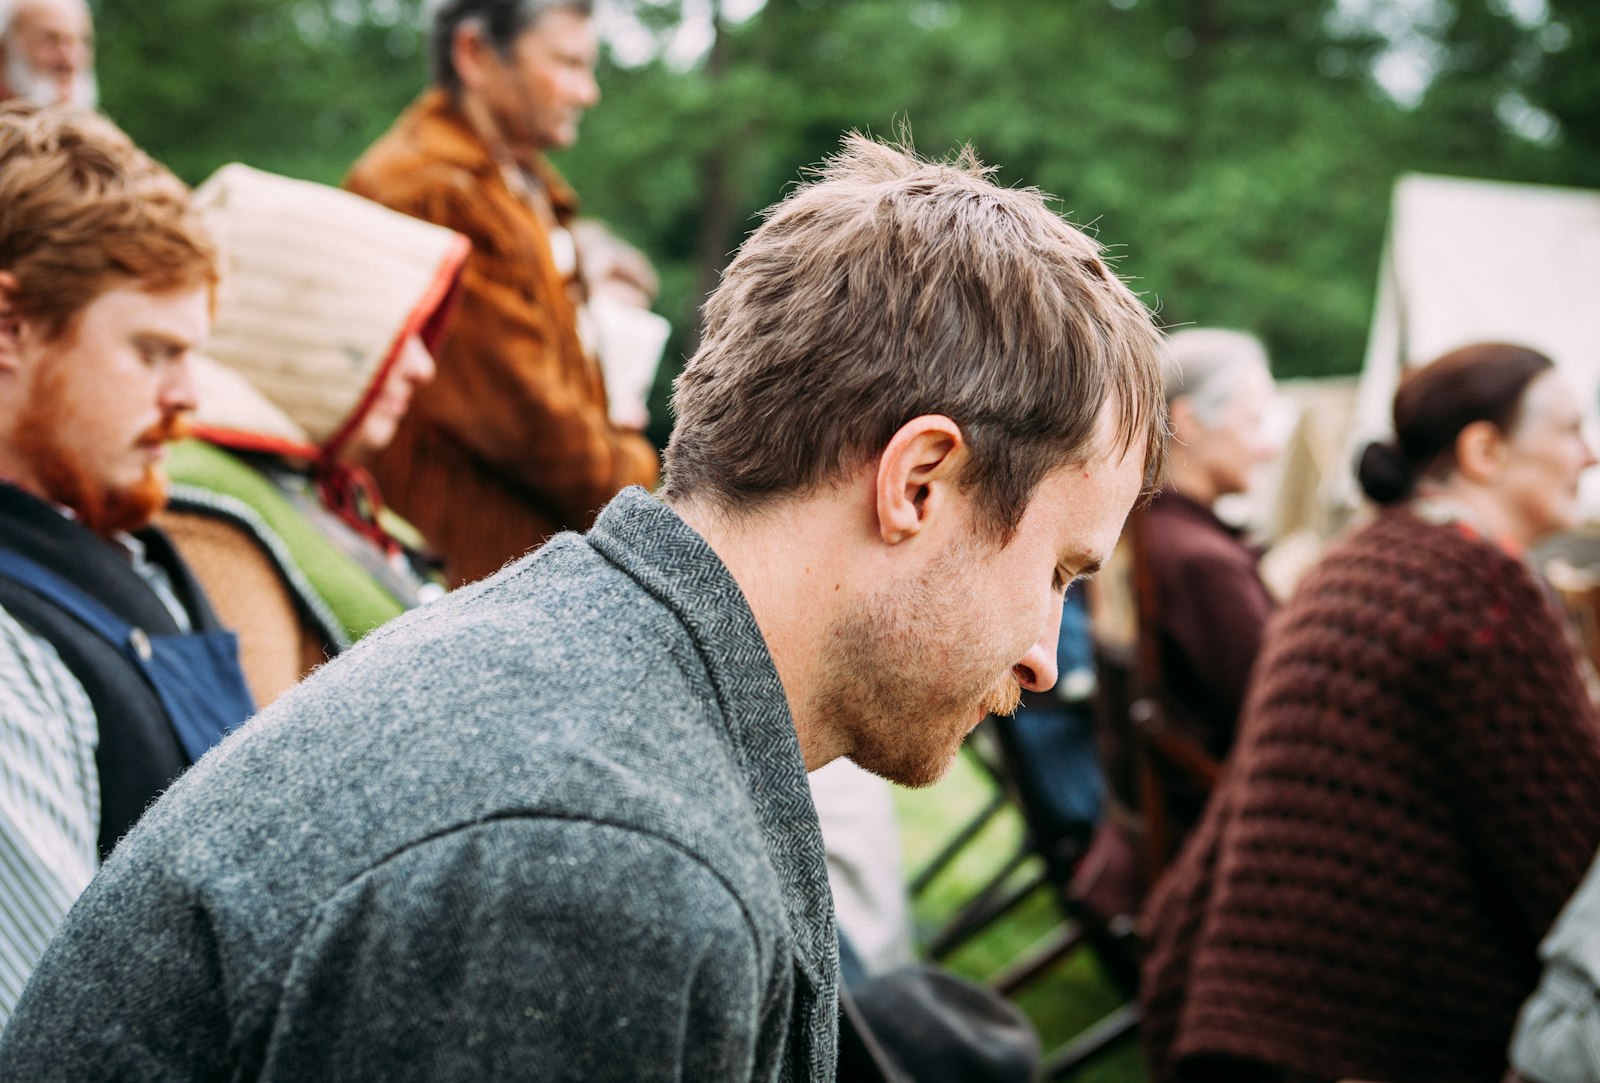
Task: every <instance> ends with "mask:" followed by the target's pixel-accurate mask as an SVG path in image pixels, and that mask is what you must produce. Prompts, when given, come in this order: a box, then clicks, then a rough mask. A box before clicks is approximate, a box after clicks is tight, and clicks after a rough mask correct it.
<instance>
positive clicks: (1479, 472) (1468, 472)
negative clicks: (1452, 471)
mask: <svg viewBox="0 0 1600 1083" xmlns="http://www.w3.org/2000/svg"><path fill="white" fill-rule="evenodd" d="M1455 451H1456V472H1457V473H1459V474H1460V475H1461V476H1462V477H1464V478H1466V479H1467V480H1468V481H1472V482H1476V483H1478V484H1480V485H1483V484H1488V483H1490V482H1493V481H1494V480H1495V478H1497V477H1498V476H1499V475H1500V468H1501V466H1502V465H1503V464H1504V463H1505V460H1506V435H1505V433H1503V432H1501V431H1500V427H1499V426H1498V425H1496V424H1495V423H1494V422H1492V421H1474V422H1472V423H1471V424H1469V425H1467V426H1466V427H1464V428H1463V429H1462V430H1461V431H1460V432H1458V433H1456V447H1455Z"/></svg>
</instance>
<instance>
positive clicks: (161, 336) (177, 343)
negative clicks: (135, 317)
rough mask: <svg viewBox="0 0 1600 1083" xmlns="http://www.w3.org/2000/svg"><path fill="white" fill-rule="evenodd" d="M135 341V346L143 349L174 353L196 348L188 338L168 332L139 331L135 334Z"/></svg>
mask: <svg viewBox="0 0 1600 1083" xmlns="http://www.w3.org/2000/svg"><path fill="white" fill-rule="evenodd" d="M133 341H134V344H135V345H137V346H140V347H143V348H155V349H160V350H169V351H171V352H172V353H182V352H183V351H184V350H189V349H193V348H194V343H192V342H190V341H189V339H188V338H187V337H186V336H184V335H177V334H171V333H169V332H167V331H139V332H136V333H135V334H134V336H133Z"/></svg>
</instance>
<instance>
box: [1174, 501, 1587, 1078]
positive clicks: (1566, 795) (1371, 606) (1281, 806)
mask: <svg viewBox="0 0 1600 1083" xmlns="http://www.w3.org/2000/svg"><path fill="white" fill-rule="evenodd" d="M1597 847H1600V721H1597V719H1596V717H1595V715H1594V713H1593V711H1592V710H1591V708H1590V706H1589V703H1588V701H1587V699H1586V698H1585V695H1584V689H1583V686H1582V683H1581V681H1580V679H1579V676H1578V672H1577V669H1576V666H1575V664H1574V656H1573V653H1572V650H1571V648H1570V646H1569V644H1568V642H1567V640H1566V638H1565V636H1564V634H1563V632H1562V628H1561V624H1560V621H1559V618H1558V617H1557V615H1556V613H1555V611H1554V609H1553V608H1552V606H1551V604H1550V602H1549V601H1548V599H1547V597H1546V595H1545V593H1544V592H1543V591H1542V590H1541V589H1540V587H1539V586H1538V585H1537V584H1536V583H1535V581H1534V579H1533V577H1532V576H1531V575H1530V574H1529V572H1528V571H1527V569H1526V568H1525V567H1524V566H1523V565H1522V564H1521V563H1520V562H1518V561H1516V560H1513V559H1512V558H1511V557H1509V556H1507V555H1506V554H1505V553H1503V552H1502V551H1501V550H1499V549H1498V548H1496V547H1494V546H1492V545H1490V544H1488V543H1486V542H1484V541H1482V540H1480V539H1478V538H1476V537H1474V536H1472V535H1470V534H1469V533H1468V532H1467V531H1465V530H1464V529H1462V528H1460V527H1457V526H1453V525H1451V526H1438V525H1433V524H1429V523H1425V522H1423V521H1422V520H1420V519H1418V518H1416V517H1415V516H1414V515H1412V514H1411V513H1410V512H1409V511H1406V510H1404V509H1392V510H1389V511H1387V512H1385V513H1384V514H1383V515H1382V516H1381V517H1380V518H1379V519H1378V521H1377V522H1375V523H1373V524H1372V525H1371V526H1368V527H1367V528H1365V529H1364V530H1362V531H1360V532H1359V533H1357V534H1356V535H1354V536H1353V537H1352V538H1351V539H1350V540H1349V541H1347V542H1346V543H1345V544H1343V545H1342V546H1340V547H1339V548H1338V549H1337V550H1336V551H1335V552H1333V553H1332V554H1331V555H1330V556H1329V557H1328V558H1327V559H1326V560H1325V561H1324V562H1323V563H1322V564H1321V565H1320V566H1319V567H1318V568H1317V569H1316V570H1315V571H1314V572H1313V573H1312V574H1311V575H1310V576H1309V577H1308V578H1307V580H1306V582H1305V583H1304V585H1303V586H1302V588H1301V590H1300V591H1299V593H1298V594H1297V595H1296V597H1295V599H1294V600H1293V602H1291V603H1290V605H1289V606H1288V607H1287V609H1285V610H1284V611H1283V612H1282V613H1281V614H1280V615H1279V617H1278V618H1276V619H1275V620H1274V621H1273V623H1272V624H1271V625H1270V626H1269V630H1268V633H1267V639H1266V645H1265V647H1264V648H1263V653H1262V656H1261V659H1260V661H1259V663H1258V667H1257V670H1256V677H1255V681H1254V684H1253V687H1252V689H1251V692H1250V696H1249V699H1248V700H1247V704H1246V708H1245V715H1244V719H1243V723H1242V727H1241V732H1240V735H1239V739H1238V742H1237V744H1236V745H1235V748H1234V753H1233V759H1232V761H1231V762H1230V766H1229V769H1228V777H1227V779H1226V781H1225V782H1224V784H1223V786H1222V788H1221V789H1220V790H1219V791H1218V794H1217V797H1216V799H1214V800H1213V801H1212V803H1211V805H1210V807H1209V808H1208V810H1207V812H1206V815H1205V817H1204V819H1203V820H1202V821H1201V826H1200V827H1199V828H1198V829H1197V830H1196V831H1195V833H1194V834H1193V835H1192V836H1191V837H1190V839H1189V842H1188V844H1187V846H1186V847H1185V848H1184V850H1183V852H1182V854H1181V855H1180V857H1179V859H1178V861H1177V863H1176V864H1175V865H1174V866H1173V868H1172V870H1171V871H1170V873H1169V874H1168V876H1167V877H1166V879H1165V880H1163V882H1162V883H1161V885H1159V887H1158V889H1157V891H1156V893H1155V894H1154V896H1153V897H1152V899H1151V901H1150V905H1149V907H1148V908H1147V910H1146V912H1145V928H1146V933H1147V936H1148V938H1149V944H1150V951H1149V954H1148V956H1147V959H1146V964H1145V973H1144V991H1143V997H1144V1001H1145V1012H1146V1016H1145V1018H1146V1022H1145V1027H1144V1033H1145V1042H1146V1049H1147V1051H1148V1052H1149V1054H1150V1057H1151V1063H1152V1065H1153V1066H1154V1068H1155V1072H1156V1076H1157V1078H1160V1079H1175V1078H1184V1079H1189V1078H1229V1077H1231V1076H1233V1075H1237V1070H1236V1069H1229V1068H1227V1067H1223V1068H1222V1070H1221V1071H1220V1072H1219V1071H1217V1069H1216V1067H1215V1066H1213V1067H1212V1068H1210V1069H1209V1070H1207V1069H1206V1068H1205V1065H1206V1059H1205V1058H1207V1057H1213V1056H1220V1057H1224V1058H1241V1059H1245V1060H1249V1061H1255V1062H1259V1063H1262V1064H1266V1065H1271V1066H1273V1067H1276V1068H1280V1069H1284V1070H1286V1071H1288V1072H1295V1073H1303V1074H1304V1075H1307V1076H1310V1077H1312V1078H1320V1079H1346V1078H1354V1079H1369V1080H1384V1081H1387V1083H1412V1081H1415V1083H1452V1081H1466V1080H1484V1081H1485V1083H1489V1081H1493V1080H1497V1079H1499V1078H1500V1076H1501V1073H1502V1072H1503V1071H1504V1068H1505V1049H1506V1043H1507V1041H1508V1040H1509V1037H1510V1032H1511V1026H1512V1023H1513V1020H1514V1019H1515V1016H1516V1012H1517V1008H1518V1006H1519V1005H1520V1004H1521V1002H1522V1000H1523V998H1524V997H1526V996H1527V995H1528V993H1529V992H1531V991H1532V989H1533V986H1534V982H1535V980H1536V978H1537V975H1538V969H1537V959H1536V958H1535V946H1536V945H1537V943H1538V940H1539V938H1540V936H1541V935H1542V934H1543V933H1544V932H1545V930H1546V928H1547V927H1548V926H1549V925H1550V923H1551V921H1552V920H1553V919H1554V918H1555V915H1556V913H1557V911H1558V910H1559V909H1560V908H1561V906H1562V904H1563V903H1564V902H1565V901H1566V899H1567V897H1568V896H1569V895H1570V894H1571V893H1572V891H1573V889H1574V888H1575V887H1576V886H1577V884H1578V881H1579V880H1580V879H1581V878H1582V876H1583V873H1584V870H1585V868H1586V867H1587V866H1588V864H1589V862H1590V861H1592V860H1593V858H1594V854H1595V851H1596V848H1597ZM1197 1055H1198V1056H1199V1057H1201V1060H1200V1061H1199V1063H1196V1062H1194V1061H1192V1060H1191V1061H1185V1058H1190V1057H1195V1056H1197ZM1180 1066H1181V1069H1182V1070H1181V1071H1180Z"/></svg>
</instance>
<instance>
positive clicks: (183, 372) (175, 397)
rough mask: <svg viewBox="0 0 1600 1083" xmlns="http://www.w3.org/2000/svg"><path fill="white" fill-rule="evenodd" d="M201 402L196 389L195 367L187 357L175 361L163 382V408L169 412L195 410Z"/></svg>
mask: <svg viewBox="0 0 1600 1083" xmlns="http://www.w3.org/2000/svg"><path fill="white" fill-rule="evenodd" d="M198 404H199V396H198V395H197V394H196V393H195V389H194V367H193V366H192V365H190V364H189V359H188V358H187V357H184V358H182V359H181V360H178V361H174V362H173V363H172V364H171V365H170V366H169V367H168V371H167V374H166V379H165V380H164V381H163V382H162V384H161V408H162V409H163V410H166V411H168V412H175V411H180V410H193V409H194V408H195V407H196V406H197V405H198Z"/></svg>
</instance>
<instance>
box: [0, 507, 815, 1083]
mask: <svg viewBox="0 0 1600 1083" xmlns="http://www.w3.org/2000/svg"><path fill="white" fill-rule="evenodd" d="M837 966H838V952H837V945H836V940H835V934H834V926H833V917H832V907H831V903H830V899H829V894H828V883H827V876H826V872H825V869H824V865H823V850H822V839H821V835H820V833H819V831H818V828H817V819H816V813H815V811H814V809H813V808H812V804H811V798H810V795H809V792H808V789H807V786H806V774H805V766H804V763H803V761H802V758H801V754H800V748H799V743H798V741H797V740H796V737H795V732H794V726H793V722H792V720H791V718H790V715H789V712H788V708H787V704H786V701H785V698H784V692H783V688H782V687H781V685H780V684H779V681H778V675H777V672H776V670H775V669H774V668H773V665H772V661H771V659H770V657H769V655H768V653H767V650H766V646H765V643H764V641H763V639H762V636H761V633H760V631H759V630H758V628H757V626H756V623H755V619H754V617H753V616H752V615H751V613H750V610H749V608H748V606H747V605H746V603H745V601H744V597H743V595H742V594H741V593H740V591H739V588H738V587H737V585H736V584H735V583H734V581H733V579H732V577H731V576H730V575H729V574H728V572H727V570H726V569H725V568H724V566H723V565H722V564H721V562H720V561H719V560H718V559H717V557H716V556H715V554H714V553H713V552H712V551H711V549H710V548H709V547H708V546H707V545H706V544H705V543H704V541H703V540H702V539H701V538H700V537H699V535H697V534H696V533H694V531H692V530H691V529H690V528H689V527H688V526H687V525H686V524H685V523H684V522H683V521H682V520H681V519H679V518H678V517H677V516H676V515H675V514H674V513H673V512H672V511H671V510H669V509H668V508H666V507H665V506H664V505H662V504H661V503H659V502H657V501H656V500H654V499H653V498H651V497H650V496H648V495H646V494H645V493H644V492H643V491H642V490H638V489H629V490H627V491H625V492H624V493H622V494H621V495H620V496H618V497H617V499H616V500H615V501H614V502H613V503H612V504H611V506H610V507H609V508H607V509H606V511H605V512H604V513H603V514H602V515H601V517H600V519H599V521H598V522H597V523H596V525H595V527H594V529H593V530H592V531H591V532H590V534H588V535H587V536H586V537H579V536H577V535H570V534H568V535H562V536H560V537H558V538H556V539H555V540H553V541H552V542H551V543H550V544H549V545H547V546H545V547H544V548H543V549H542V550H540V551H539V552H538V553H536V554H535V555H533V556H531V557H529V558H527V559H525V560H523V561H522V562H520V563H518V564H516V565H514V566H513V567H511V568H508V569H506V570H505V571H504V572H502V573H500V574H499V575H496V576H494V577H493V578H492V579H489V580H487V581H485V582H483V583H481V584H478V585H476V586H473V587H469V588H466V589H465V590H463V591H459V592H457V593H455V594H453V595H451V596H450V597H448V598H446V599H444V600H442V601H439V602H436V603H434V604H432V605H429V606H424V607H422V608H420V609H417V610H413V611H412V612H411V613H409V614H407V615H406V616H404V617H401V618H399V619H398V620H396V621H394V622H392V623H391V624H389V625H386V626H385V627H384V628H382V629H380V630H379V631H377V632H375V633H373V634H372V635H371V636H369V637H367V638H366V639H365V640H363V641H362V642H361V643H359V644H357V645H356V646H355V647H354V648H353V649H351V650H350V651H348V652H347V653H345V654H343V655H341V656H340V657H339V658H337V659H335V660H334V661H333V662H331V663H329V664H328V665H327V666H325V667H323V668H322V669H320V670H318V671H317V672H316V673H314V674H313V675H312V676H311V677H310V678H309V679H308V680H307V681H306V682H305V683H304V684H302V685H300V686H299V687H297V688H296V689H294V690H293V691H291V692H289V693H288V694H287V695H285V696H284V697H283V698H281V699H280V700H278V701H277V703H275V704H274V705H273V706H272V707H271V708H269V709H268V710H267V711H265V712H264V713H262V714H261V715H260V716H259V717H258V718H256V719H255V720H254V721H252V722H250V723H247V724H246V725H245V727H243V729H242V730H240V731H239V732H238V733H237V734H236V735H235V736H234V737H232V738H230V739H229V740H227V741H225V742H224V743H223V744H222V745H221V746H220V747H219V748H218V749H216V750H215V751H214V752H213V753H211V754H210V755H208V756H206V757H205V758H204V759H203V760H202V761H201V762H200V763H199V764H198V765H197V766H196V767H195V768H194V769H193V770H192V771H191V772H190V773H189V774H188V775H186V776H185V777H184V778H183V779H181V780H180V781H179V782H178V784H177V785H176V786H174V787H173V789H172V790H170V791H169V792H168V793H167V794H166V796H165V797H163V798H162V800H161V801H160V802H158V803H157V804H156V805H155V806H153V808H152V809H151V811H150V812H149V813H148V814H147V815H146V816H145V818H144V820H143V821H141V823H140V824H139V826H138V828H137V829H136V830H135V831H134V832H133V833H132V834H131V835H130V836H129V837H128V838H127V839H125V840H124V841H123V843H122V844H121V845H120V846H119V847H118V849H117V851H116V852H115V853H114V854H113V855H112V857H111V859H110V861H109V862H108V863H107V864H106V866H105V867H104V868H103V869H102V871H101V873H100V875H99V876H98V877H97V878H96V880H95V881H94V883H93V884H92V885H91V886H90V888H89V890H88V891H87V892H86V893H85V895H84V897H83V899H82V901H81V902H80V903H79V905H78V906H77V907H76V908H75V909H74V910H73V912H72V914H71V915H70V916H69V917H68V919H67V922H66V925H65V927H64V929H63V931H62V933H61V935H60V936H59V937H58V938H57V939H56V940H55V942H54V943H53V944H52V945H51V947H50V949H49V951H48V952H47V953H46V956H45V959H44V961H43V963H42V964H41V966H40V967H39V969H38V971H37V972H36V975H35V979H34V981H33V983H32V984H31V985H30V986H29V988H28V989H27V991H26V992H25V993H24V994H23V998H22V1002H21V1003H20V1005H19V1006H18V1009H17V1012H16V1014H15V1015H14V1016H13V1018H12V1022H11V1025H10V1026H9V1027H8V1028H7V1029H6V1031H5V1033H4V1035H3V1037H0V1079H18V1080H21V1079H26V1080H30V1081H36V1083H48V1081H52V1080H79V1079H97V1080H131V1079H138V1080H142V1081H143V1080H173V1081H177V1080H184V1081H189V1080H220V1079H230V1080H275V1081H284V1083H288V1081H294V1083H308V1081H317V1080H339V1081H342V1083H348V1081H367V1080H372V1081H377V1080H384V1081H395V1080H402V1081H404V1080H417V1081H422V1080H427V1081H431V1083H449V1081H463V1083H465V1081H469V1080H470V1081H478V1080H511V1079H528V1080H540V1081H557V1080H563V1081H564V1080H570V1081H595V1080H615V1081H618V1083H622V1081H629V1083H634V1081H640V1080H662V1081H666V1080H694V1081H696V1083H715V1081H721V1080H764V1081H765V1080H773V1081H777V1080H806V1081H819V1083H820V1081H824V1080H832V1079H833V1073H834V1063H835V1045H836V1028H837V985H836V973H837Z"/></svg>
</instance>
